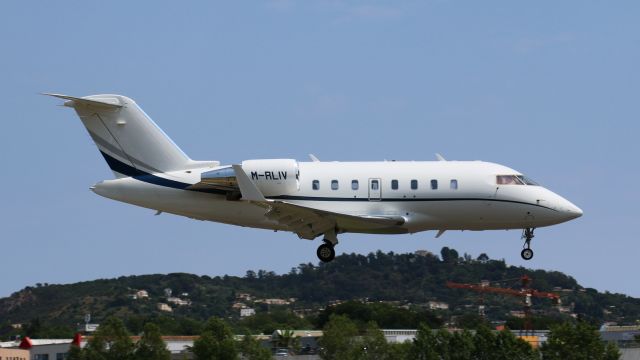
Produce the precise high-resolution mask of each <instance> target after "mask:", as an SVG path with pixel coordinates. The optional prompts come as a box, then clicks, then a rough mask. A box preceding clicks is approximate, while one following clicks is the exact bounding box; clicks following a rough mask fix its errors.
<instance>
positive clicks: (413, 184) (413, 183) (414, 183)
mask: <svg viewBox="0 0 640 360" xmlns="http://www.w3.org/2000/svg"><path fill="white" fill-rule="evenodd" d="M411 190H418V180H415V179H414V180H411Z"/></svg>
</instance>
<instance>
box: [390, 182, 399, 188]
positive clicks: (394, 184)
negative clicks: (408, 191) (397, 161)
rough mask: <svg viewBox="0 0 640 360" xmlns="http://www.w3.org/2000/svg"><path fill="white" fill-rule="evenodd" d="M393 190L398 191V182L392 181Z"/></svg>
mask: <svg viewBox="0 0 640 360" xmlns="http://www.w3.org/2000/svg"><path fill="white" fill-rule="evenodd" d="M391 190H398V180H391Z"/></svg>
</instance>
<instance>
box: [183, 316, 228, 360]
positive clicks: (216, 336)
mask: <svg viewBox="0 0 640 360" xmlns="http://www.w3.org/2000/svg"><path fill="white" fill-rule="evenodd" d="M191 350H192V351H193V354H194V355H195V357H196V359H198V360H235V359H237V358H238V351H237V349H236V344H235V340H234V339H233V333H232V332H231V329H230V328H229V326H228V325H227V324H226V323H225V322H224V321H222V320H221V319H218V318H211V319H209V321H207V324H206V325H205V328H204V332H203V333H202V334H201V335H200V338H199V339H197V340H196V341H194V342H193V347H192V348H191Z"/></svg>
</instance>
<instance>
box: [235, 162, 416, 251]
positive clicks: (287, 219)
mask: <svg viewBox="0 0 640 360" xmlns="http://www.w3.org/2000/svg"><path fill="white" fill-rule="evenodd" d="M233 169H234V172H235V175H236V179H237V182H238V186H239V188H240V192H241V193H242V199H243V200H246V201H250V202H252V203H254V204H255V205H258V206H261V207H263V208H265V209H266V212H265V216H266V217H267V218H269V219H271V220H273V221H276V222H277V223H278V224H280V225H283V226H284V227H286V228H287V229H289V230H290V231H292V232H295V233H296V234H298V236H299V237H301V238H303V239H309V240H312V239H315V238H316V237H317V236H319V235H321V234H323V233H325V232H327V231H330V230H332V229H336V228H339V229H350V230H351V231H354V232H357V231H358V230H359V229H362V230H365V229H366V230H369V231H371V230H376V229H378V230H381V231H382V232H385V231H384V229H389V228H394V227H398V226H400V225H402V224H404V223H405V218H404V217H402V216H393V215H370V214H367V215H353V214H343V213H338V212H333V211H326V210H320V209H314V208H310V207H307V206H302V205H297V204H293V203H290V202H286V201H280V200H271V199H266V198H265V197H264V196H263V195H262V193H261V192H260V190H259V189H258V188H257V187H256V186H255V184H254V183H253V182H252V181H251V180H250V179H249V177H248V176H247V175H246V174H245V173H244V170H242V167H241V166H240V165H233ZM397 232H401V231H397Z"/></svg>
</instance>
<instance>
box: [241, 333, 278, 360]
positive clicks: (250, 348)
mask: <svg viewBox="0 0 640 360" xmlns="http://www.w3.org/2000/svg"><path fill="white" fill-rule="evenodd" d="M240 352H241V353H242V357H243V359H246V360H270V359H271V358H272V357H271V351H269V349H267V348H265V347H263V346H262V345H260V342H259V341H258V340H256V339H255V338H254V337H253V335H251V333H249V332H248V331H247V332H245V335H244V338H242V342H240Z"/></svg>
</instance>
